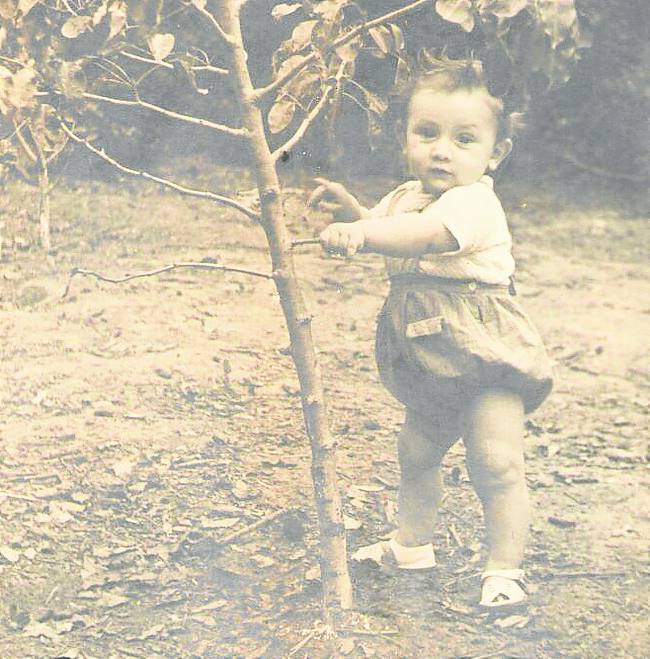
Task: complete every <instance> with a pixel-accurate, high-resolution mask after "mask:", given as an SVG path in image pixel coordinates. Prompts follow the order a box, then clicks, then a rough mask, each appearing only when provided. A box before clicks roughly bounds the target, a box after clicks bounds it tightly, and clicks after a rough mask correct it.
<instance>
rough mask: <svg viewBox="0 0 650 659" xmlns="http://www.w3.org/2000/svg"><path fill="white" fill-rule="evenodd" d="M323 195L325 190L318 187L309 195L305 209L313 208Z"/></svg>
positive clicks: (322, 187)
mask: <svg viewBox="0 0 650 659" xmlns="http://www.w3.org/2000/svg"><path fill="white" fill-rule="evenodd" d="M325 194H327V188H326V187H325V186H324V185H319V186H318V187H317V188H316V189H315V190H314V191H313V192H312V193H311V194H310V195H309V197H308V199H307V203H306V204H305V208H314V206H316V205H317V204H318V202H319V201H320V200H321V198H322V197H323V196H324V195H325Z"/></svg>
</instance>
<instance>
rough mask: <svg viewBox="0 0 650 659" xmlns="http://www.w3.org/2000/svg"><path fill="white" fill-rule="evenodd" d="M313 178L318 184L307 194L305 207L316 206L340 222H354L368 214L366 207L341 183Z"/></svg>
mask: <svg viewBox="0 0 650 659" xmlns="http://www.w3.org/2000/svg"><path fill="white" fill-rule="evenodd" d="M314 180H315V181H316V182H317V183H319V184H320V185H319V186H318V187H317V188H316V189H315V190H314V191H313V192H312V193H311V195H310V196H309V199H308V200H307V208H315V207H316V206H318V208H320V210H322V211H324V212H326V213H331V214H332V216H333V217H334V219H335V220H337V221H340V222H355V221H356V220H361V219H363V218H365V217H366V216H367V215H368V209H366V208H364V207H363V206H362V205H361V204H360V203H359V202H358V201H357V199H356V197H355V196H354V195H352V194H350V193H349V192H348V191H347V190H346V189H345V186H344V185H341V183H334V182H333V181H328V180H327V179H324V178H316V179H314Z"/></svg>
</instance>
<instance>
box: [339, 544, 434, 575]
mask: <svg viewBox="0 0 650 659" xmlns="http://www.w3.org/2000/svg"><path fill="white" fill-rule="evenodd" d="M386 556H392V557H393V558H394V559H395V562H396V563H397V567H398V568H400V569H401V570H426V569H428V568H432V567H435V566H436V556H435V553H434V551H433V545H432V544H431V543H428V544H426V545H419V546H417V547H405V546H404V545H400V544H399V542H397V541H396V540H395V539H394V538H391V539H390V540H380V541H379V542H375V543H374V544H372V545H366V546H365V547H360V548H359V549H357V550H356V551H355V552H354V554H352V557H351V558H352V560H353V561H367V560H370V561H373V562H375V563H377V564H378V565H381V564H382V561H383V559H384V558H385V557H386Z"/></svg>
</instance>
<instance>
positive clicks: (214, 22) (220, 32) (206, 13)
mask: <svg viewBox="0 0 650 659" xmlns="http://www.w3.org/2000/svg"><path fill="white" fill-rule="evenodd" d="M192 6H193V7H194V9H196V11H197V12H198V13H199V14H201V16H203V17H204V18H205V19H207V20H208V22H209V23H210V24H211V25H212V27H213V28H214V31H215V32H216V33H217V34H218V35H219V37H221V38H222V39H223V40H224V41H225V42H226V43H227V44H229V45H230V46H234V45H235V43H236V42H235V38H234V37H233V36H232V35H231V34H227V33H226V31H225V30H224V29H223V28H222V27H221V24H220V23H219V21H218V20H217V19H216V18H215V17H214V16H213V15H212V13H211V12H210V11H208V10H207V9H206V8H205V7H201V6H199V5H197V4H196V3H194V2H193V3H192Z"/></svg>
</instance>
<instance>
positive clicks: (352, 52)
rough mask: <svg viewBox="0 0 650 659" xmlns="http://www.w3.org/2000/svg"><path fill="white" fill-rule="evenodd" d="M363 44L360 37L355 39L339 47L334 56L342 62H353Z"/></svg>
mask: <svg viewBox="0 0 650 659" xmlns="http://www.w3.org/2000/svg"><path fill="white" fill-rule="evenodd" d="M362 45H363V42H362V40H361V37H355V38H354V39H352V40H351V41H348V43H346V44H343V45H342V46H339V47H338V48H337V49H336V54H337V55H338V56H339V57H340V58H341V60H342V61H343V62H354V60H356V59H357V55H358V54H359V51H360V50H361V46H362Z"/></svg>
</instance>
